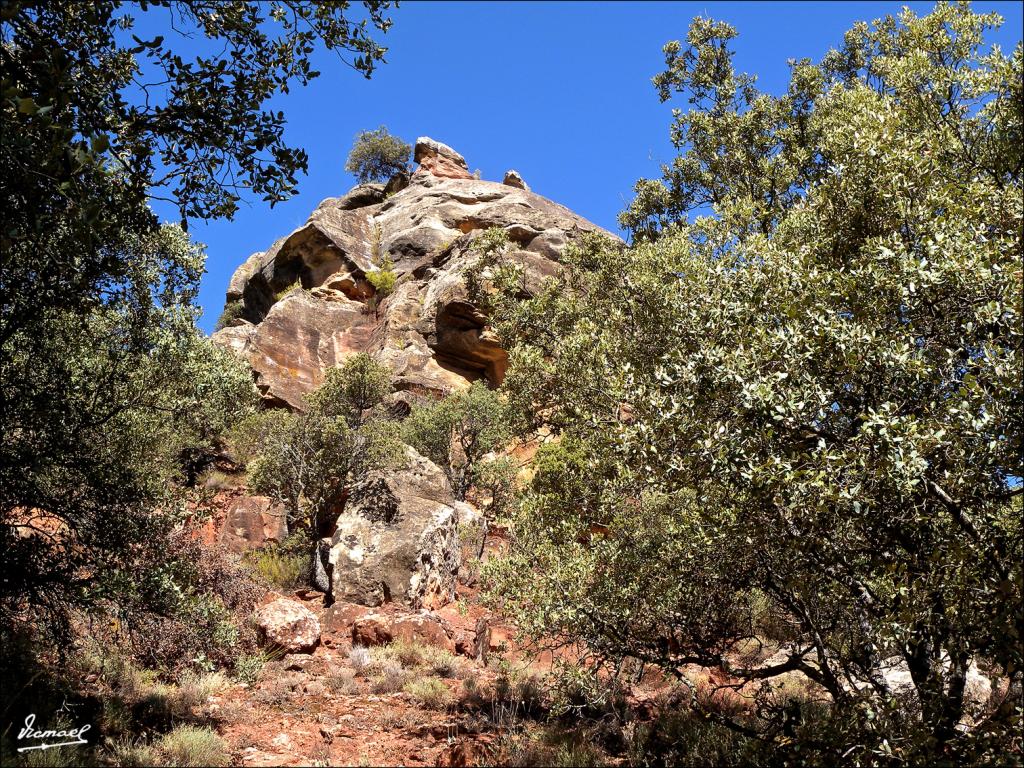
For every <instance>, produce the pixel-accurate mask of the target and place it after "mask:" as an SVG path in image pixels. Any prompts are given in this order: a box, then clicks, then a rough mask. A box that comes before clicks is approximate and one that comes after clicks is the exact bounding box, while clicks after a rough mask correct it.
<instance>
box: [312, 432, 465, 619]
mask: <svg viewBox="0 0 1024 768" xmlns="http://www.w3.org/2000/svg"><path fill="white" fill-rule="evenodd" d="M408 457H409V466H408V467H407V468H406V469H403V470H400V471H397V472H375V473H371V474H370V475H368V476H367V477H366V478H364V479H363V480H361V481H360V482H359V483H357V484H356V485H355V486H354V487H353V489H352V493H351V495H350V496H349V499H348V501H347V502H346V505H345V511H344V513H342V515H341V516H340V517H339V518H338V522H337V528H336V530H335V533H334V536H333V538H332V540H331V541H332V546H331V552H330V556H329V562H330V565H331V587H332V596H333V598H334V599H335V600H344V601H347V602H350V603H358V604H360V605H369V606H378V605H382V604H383V603H386V602H392V601H394V602H397V603H402V604H404V605H407V606H409V607H411V608H429V609H434V608H438V607H440V606H443V605H445V604H447V603H449V602H451V601H452V600H453V599H454V598H455V584H456V580H457V577H458V572H459V561H460V550H459V537H458V522H459V514H458V511H457V509H456V508H455V506H454V505H455V502H454V500H453V499H452V493H451V488H450V487H449V485H448V480H447V478H446V477H445V476H444V473H443V472H442V471H441V470H440V468H438V466H437V465H436V464H434V463H433V462H431V461H429V460H427V459H425V458H423V457H422V456H420V455H419V454H418V453H416V451H414V450H413V449H411V448H410V449H408Z"/></svg>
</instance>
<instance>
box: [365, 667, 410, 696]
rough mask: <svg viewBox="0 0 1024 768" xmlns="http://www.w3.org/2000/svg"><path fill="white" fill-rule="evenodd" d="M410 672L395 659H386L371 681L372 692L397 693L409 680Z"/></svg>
mask: <svg viewBox="0 0 1024 768" xmlns="http://www.w3.org/2000/svg"><path fill="white" fill-rule="evenodd" d="M409 678H410V674H409V672H408V671H406V670H405V669H404V668H403V667H402V665H401V664H399V663H398V662H397V661H387V662H385V663H384V664H383V665H382V666H381V670H380V674H379V675H378V676H377V677H376V678H375V679H374V681H373V686H372V687H373V692H374V693H398V692H399V691H400V690H402V689H403V688H404V687H405V684H406V683H407V682H408V681H409Z"/></svg>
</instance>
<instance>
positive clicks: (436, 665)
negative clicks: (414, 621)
mask: <svg viewBox="0 0 1024 768" xmlns="http://www.w3.org/2000/svg"><path fill="white" fill-rule="evenodd" d="M370 655H371V657H372V658H373V660H374V662H377V663H384V662H388V661H394V662H398V663H399V664H401V666H402V667H403V668H404V669H409V670H414V671H416V672H421V673H425V674H431V675H437V676H438V677H449V678H452V677H459V676H460V674H461V673H462V671H463V669H464V666H465V660H464V659H461V658H459V657H457V656H454V655H453V654H451V653H450V652H448V651H446V650H445V649H444V648H437V647H435V646H432V645H424V644H423V643H417V642H415V641H408V640H396V641H395V642H393V643H389V644H388V645H381V646H378V647H376V648H373V649H371V651H370Z"/></svg>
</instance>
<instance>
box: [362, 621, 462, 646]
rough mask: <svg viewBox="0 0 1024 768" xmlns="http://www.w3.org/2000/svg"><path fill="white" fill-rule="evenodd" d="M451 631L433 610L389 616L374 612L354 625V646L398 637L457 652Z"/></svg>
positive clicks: (367, 644) (381, 643) (368, 644)
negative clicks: (432, 612)
mask: <svg viewBox="0 0 1024 768" xmlns="http://www.w3.org/2000/svg"><path fill="white" fill-rule="evenodd" d="M452 634H453V633H452V631H451V629H450V628H449V627H447V626H446V624H445V622H444V621H443V620H442V619H441V618H440V617H438V616H435V615H433V614H430V613H419V614H412V615H398V616H387V615H384V614H377V613H372V614H368V615H366V616H363V617H361V618H360V619H358V620H357V621H356V622H355V623H354V624H353V625H352V643H353V645H363V646H374V645H386V644H387V643H391V642H394V641H396V640H405V641H407V642H415V643H420V644H422V645H430V646H433V647H435V648H443V649H444V650H446V651H449V652H450V653H454V652H455V641H454V640H453V638H452Z"/></svg>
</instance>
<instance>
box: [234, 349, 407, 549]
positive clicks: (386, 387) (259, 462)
mask: <svg viewBox="0 0 1024 768" xmlns="http://www.w3.org/2000/svg"><path fill="white" fill-rule="evenodd" d="M390 391H391V380H390V372H389V371H388V369H387V368H385V367H384V366H382V365H380V364H378V363H376V362H375V361H374V360H373V359H372V358H371V357H370V356H369V355H367V354H366V353H360V354H357V355H353V356H352V357H350V358H349V359H347V360H346V361H345V363H344V364H343V365H342V366H340V367H338V368H331V369H329V370H328V371H327V373H326V375H325V378H324V381H323V383H322V384H321V385H320V386H319V387H318V388H317V390H316V391H315V392H314V393H313V394H311V395H309V396H308V397H307V405H308V407H307V409H306V411H305V412H304V413H297V414H285V415H282V416H279V417H277V418H276V419H275V420H274V421H273V422H272V423H271V424H270V425H269V427H268V428H267V429H266V430H265V431H264V433H263V436H262V438H261V444H260V448H259V456H258V458H257V459H256V460H254V461H253V462H252V463H251V464H250V470H249V477H250V487H251V488H252V489H253V490H255V491H256V492H258V493H265V494H267V495H269V496H272V497H273V498H275V499H276V500H277V501H279V502H281V503H283V504H284V505H285V506H286V507H287V508H288V511H289V515H290V518H291V521H292V522H293V523H294V524H295V527H296V528H297V529H301V530H302V531H303V533H304V534H305V536H306V543H307V550H306V551H307V552H310V555H311V554H312V553H311V551H310V550H309V549H308V546H309V545H310V544H311V543H315V542H316V541H317V540H318V539H319V538H320V536H321V535H322V529H324V528H325V527H326V526H327V524H328V522H329V521H330V519H331V513H332V512H333V511H334V510H336V509H337V508H338V507H339V505H340V504H341V502H342V500H343V499H344V497H345V494H346V492H347V491H348V488H349V483H350V481H351V478H353V477H358V476H360V475H361V474H363V473H364V472H367V471H370V470H374V469H382V468H386V467H390V466H395V465H397V464H399V463H400V462H401V460H402V457H403V456H404V448H403V446H402V445H401V444H400V443H399V442H398V440H397V439H396V435H395V428H393V427H391V425H389V424H388V423H386V422H381V421H379V420H375V419H373V418H367V411H370V410H371V409H372V408H373V407H374V406H375V405H377V404H379V403H380V402H381V401H382V400H383V399H384V397H385V396H386V395H387V394H388V393H389V392H390ZM371 416H372V414H371Z"/></svg>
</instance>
